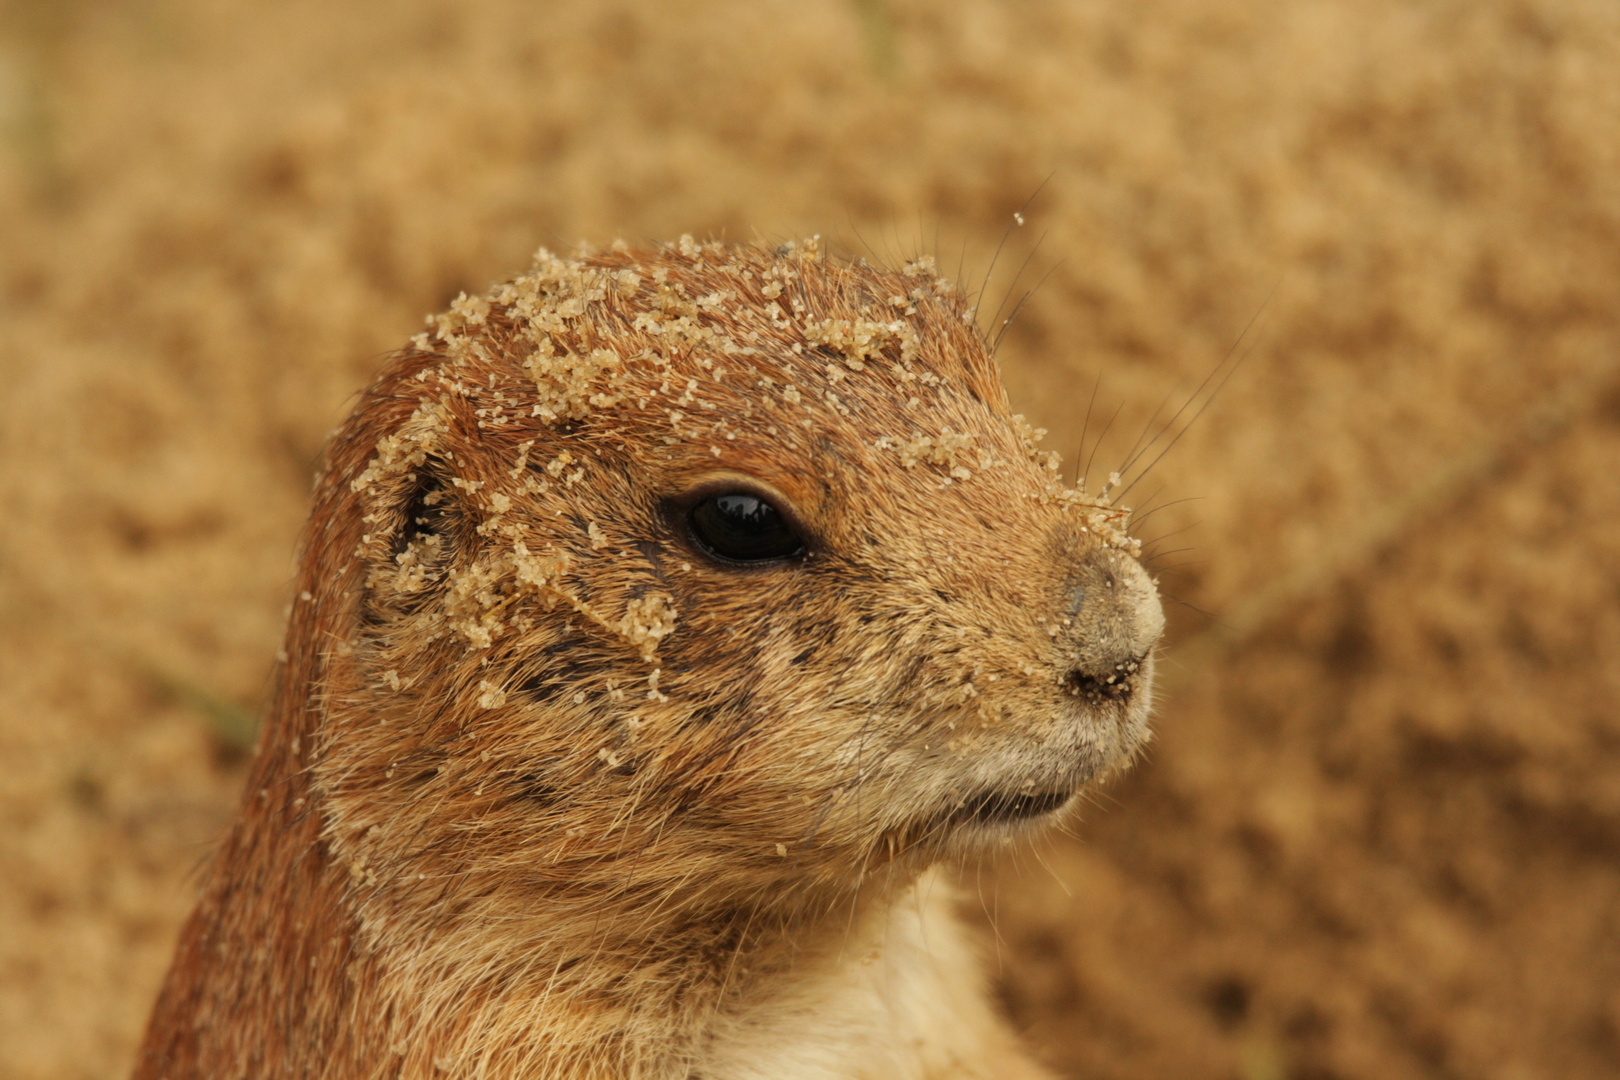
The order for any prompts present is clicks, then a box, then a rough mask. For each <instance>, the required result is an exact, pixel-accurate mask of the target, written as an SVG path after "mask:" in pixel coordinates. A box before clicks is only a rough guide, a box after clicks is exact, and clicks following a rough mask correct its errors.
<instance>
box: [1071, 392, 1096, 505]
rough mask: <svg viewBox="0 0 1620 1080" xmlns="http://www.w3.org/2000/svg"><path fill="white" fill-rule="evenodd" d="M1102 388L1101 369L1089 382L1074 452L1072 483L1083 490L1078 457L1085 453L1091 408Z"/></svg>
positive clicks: (1089, 428)
mask: <svg viewBox="0 0 1620 1080" xmlns="http://www.w3.org/2000/svg"><path fill="white" fill-rule="evenodd" d="M1100 386H1102V369H1101V368H1098V369H1097V377H1096V378H1095V379H1093V380H1092V381H1091V398H1090V399H1089V400H1088V401H1087V402H1086V419H1085V422H1084V423H1082V424H1081V425H1080V448H1079V449H1077V450H1076V451H1075V452H1074V480H1073V481H1071V482H1072V483H1074V484H1076V485H1078V486H1079V487H1082V488H1084V487H1085V486H1086V485H1085V480H1086V477H1084V476H1081V475H1080V457H1081V455H1082V454H1084V453H1085V452H1086V433H1087V432H1089V431H1090V430H1091V408H1092V406H1094V405H1096V404H1097V389H1098V387H1100Z"/></svg>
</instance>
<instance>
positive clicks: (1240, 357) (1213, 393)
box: [1114, 285, 1277, 500]
mask: <svg viewBox="0 0 1620 1080" xmlns="http://www.w3.org/2000/svg"><path fill="white" fill-rule="evenodd" d="M1276 291H1277V288H1276V286H1275V285H1274V286H1272V291H1271V293H1269V294H1267V296H1266V299H1265V301H1264V302H1263V303H1262V304H1261V305H1260V310H1259V311H1256V312H1255V313H1254V315H1253V316H1252V317H1251V318H1250V319H1249V321H1248V324H1247V325H1245V326H1244V327H1243V332H1242V333H1241V334H1239V335H1238V337H1237V340H1236V341H1234V342H1233V343H1232V347H1231V348H1230V349H1228V350H1227V351H1226V355H1225V356H1223V357H1222V358H1221V362H1220V363H1219V364H1216V365H1215V367H1214V368H1212V369H1211V370H1210V373H1209V374H1208V375H1206V376H1204V381H1203V382H1201V383H1199V384H1198V388H1197V389H1195V390H1194V391H1193V392H1192V396H1191V397H1189V398H1188V399H1187V401H1186V402H1185V403H1184V404H1183V405H1182V406H1181V408H1179V409H1177V410H1176V413H1175V416H1172V417H1171V418H1170V419H1169V421H1167V422H1166V423H1165V426H1164V430H1163V431H1161V432H1160V433H1159V434H1158V435H1156V436H1154V438H1153V441H1152V442H1150V443H1148V445H1147V446H1145V447H1143V448H1142V451H1141V454H1139V455H1137V457H1135V458H1132V459H1131V461H1130V462H1129V463H1128V464H1127V466H1126V468H1129V467H1130V466H1131V465H1134V464H1135V462H1136V461H1137V460H1138V458H1140V457H1141V456H1142V455H1145V454H1146V453H1147V452H1148V451H1149V450H1151V449H1152V448H1153V445H1154V443H1157V442H1158V441H1159V439H1161V438H1163V437H1164V435H1165V433H1166V432H1168V431H1170V429H1171V428H1172V427H1174V426H1175V422H1176V420H1177V418H1179V417H1180V416H1181V414H1182V413H1184V412H1186V411H1187V408H1188V406H1190V405H1191V404H1192V403H1193V402H1194V401H1197V400H1198V396H1199V394H1201V393H1203V391H1204V388H1205V387H1207V386H1209V384H1210V380H1211V379H1214V378H1215V376H1216V374H1217V373H1219V372H1220V371H1221V369H1222V368H1223V367H1225V368H1226V373H1225V374H1223V375H1221V378H1220V381H1219V382H1217V383H1215V386H1214V388H1213V389H1211V390H1210V391H1209V393H1208V394H1207V395H1206V396H1205V397H1204V400H1203V403H1202V404H1200V405H1199V406H1198V409H1197V411H1196V412H1194V413H1193V415H1192V418H1191V419H1189V420H1188V421H1187V423H1186V424H1185V425H1183V426H1182V428H1181V430H1180V431H1178V432H1176V434H1175V435H1174V437H1172V438H1171V440H1170V441H1169V442H1168V443H1166V444H1165V447H1164V449H1163V450H1160V451H1159V453H1158V455H1157V456H1155V457H1154V459H1153V460H1152V461H1150V462H1148V464H1147V467H1146V468H1144V469H1143V470H1142V471H1141V472H1140V473H1138V474H1137V475H1136V477H1135V479H1133V480H1131V482H1130V483H1129V484H1127V485H1126V486H1125V487H1124V489H1123V490H1121V491H1120V492H1119V494H1118V495H1116V496H1114V498H1115V499H1116V500H1118V499H1123V498H1124V497H1125V496H1126V495H1127V494H1128V493H1129V492H1130V490H1131V488H1133V487H1135V486H1136V485H1137V484H1138V483H1140V482H1141V480H1142V478H1143V477H1144V476H1146V475H1147V474H1148V473H1150V472H1152V471H1153V468H1154V466H1156V465H1158V464H1159V462H1160V461H1162V460H1164V455H1166V454H1168V453H1169V452H1170V451H1171V449H1172V448H1173V447H1174V446H1175V445H1176V443H1178V442H1180V441H1181V437H1182V436H1183V435H1185V434H1187V432H1188V431H1191V430H1192V426H1193V425H1194V424H1196V423H1198V418H1199V417H1201V416H1203V415H1204V410H1205V409H1208V408H1209V406H1210V403H1211V402H1213V401H1214V400H1215V399H1216V398H1217V397H1218V396H1219V395H1220V392H1221V390H1222V389H1223V388H1224V387H1225V386H1226V384H1227V382H1228V381H1229V380H1230V379H1231V378H1232V376H1233V374H1234V373H1236V371H1237V370H1238V368H1240V367H1242V366H1243V363H1244V361H1246V360H1247V359H1248V358H1249V357H1250V356H1253V355H1254V345H1253V343H1252V342H1251V343H1250V344H1249V345H1248V346H1247V347H1245V348H1244V349H1243V351H1242V352H1241V353H1238V347H1239V346H1240V345H1242V344H1243V341H1244V339H1245V338H1247V337H1248V336H1249V331H1250V330H1252V329H1254V327H1255V324H1256V323H1258V322H1259V321H1260V318H1261V316H1263V315H1264V314H1265V313H1266V308H1267V307H1268V306H1269V305H1270V304H1271V299H1272V296H1274V295H1275V294H1276ZM1234 353H1237V359H1236V361H1234V362H1233V363H1232V364H1231V366H1230V367H1228V366H1227V361H1229V360H1231V359H1232V356H1233V354H1234Z"/></svg>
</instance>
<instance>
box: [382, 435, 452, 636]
mask: <svg viewBox="0 0 1620 1080" xmlns="http://www.w3.org/2000/svg"><path fill="white" fill-rule="evenodd" d="M369 494H370V495H371V499H369V500H368V501H369V502H371V512H370V514H368V515H367V516H368V517H369V518H371V521H372V527H373V528H376V529H377V531H378V534H379V535H378V540H380V541H381V542H380V543H377V542H373V543H372V544H371V545H369V546H368V547H367V550H366V555H367V561H368V562H369V563H370V566H369V567H368V568H367V573H366V578H365V588H366V603H365V611H366V616H367V619H368V621H370V622H372V623H384V622H388V621H390V620H391V619H393V618H397V617H399V616H402V615H410V614H413V613H415V612H418V611H420V610H421V609H422V606H423V605H424V604H425V603H426V602H427V600H428V598H429V597H430V596H431V595H433V593H434V592H436V591H437V589H438V586H439V585H440V584H442V582H443V581H444V579H445V576H446V573H447V571H448V570H449V567H450V565H451V563H452V562H453V561H454V559H455V552H456V548H457V546H458V540H459V536H460V533H461V531H462V524H463V523H464V520H465V514H464V511H463V507H462V506H461V502H460V500H459V498H458V497H457V496H458V492H457V491H456V489H455V487H454V485H453V484H452V483H451V481H450V479H449V474H448V470H447V469H446V468H445V464H444V462H442V461H440V460H439V459H438V458H436V457H431V456H430V457H428V458H426V460H424V461H423V462H422V463H420V464H418V465H415V466H413V467H411V468H409V469H407V470H404V471H402V472H401V473H400V474H399V476H398V477H396V478H393V480H392V482H391V483H387V484H385V485H382V484H380V485H378V486H377V488H375V489H373V491H372V492H370V493H369ZM379 526H380V528H379Z"/></svg>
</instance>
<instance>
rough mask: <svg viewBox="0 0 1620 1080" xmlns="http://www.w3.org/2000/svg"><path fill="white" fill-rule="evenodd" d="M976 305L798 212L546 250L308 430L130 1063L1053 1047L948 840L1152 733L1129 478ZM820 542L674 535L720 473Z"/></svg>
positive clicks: (737, 1074)
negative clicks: (256, 645)
mask: <svg viewBox="0 0 1620 1080" xmlns="http://www.w3.org/2000/svg"><path fill="white" fill-rule="evenodd" d="M1036 438H1038V433H1036V432H1033V431H1031V430H1030V429H1029V428H1028V426H1027V425H1025V424H1024V422H1023V420H1022V419H1021V418H1020V417H1017V416H1014V415H1012V413H1011V411H1010V409H1009V408H1008V404H1007V400H1006V395H1005V393H1004V391H1003V389H1002V387H1001V384H1000V381H999V379H998V377H997V374H996V371H995V367H994V364H993V362H992V361H991V359H990V357H989V355H988V352H987V349H986V346H985V342H984V340H983V338H982V336H981V334H980V333H979V331H978V330H977V328H976V326H975V325H974V323H973V321H972V313H971V311H970V309H969V308H968V306H967V302H966V300H964V298H963V297H962V296H961V295H960V294H959V293H958V292H956V291H955V290H954V289H953V288H952V287H951V286H950V284H949V283H948V282H946V281H944V280H943V279H942V278H940V277H939V276H938V275H937V274H936V273H935V272H934V271H933V269H932V266H931V264H930V263H928V262H927V261H926V260H925V261H922V262H919V263H916V264H910V265H907V266H906V267H905V268H903V269H901V270H898V271H891V270H882V269H877V268H874V267H871V266H867V265H865V264H863V263H849V262H843V261H838V260H834V259H830V258H828V257H826V256H825V255H823V254H822V253H820V252H819V251H818V250H817V247H816V245H815V244H814V243H813V242H812V243H805V244H794V245H787V246H785V247H781V248H765V247H757V246H733V245H723V244H714V243H709V244H699V243H694V242H692V241H690V240H688V239H683V240H682V241H681V242H680V243H679V244H676V245H671V246H668V247H662V248H658V249H656V250H630V249H628V248H625V247H623V246H622V245H618V246H615V248H614V249H612V250H610V251H607V252H603V253H599V254H593V255H588V256H582V257H579V258H574V259H562V258H556V257H553V256H550V255H548V254H546V253H544V252H542V253H541V256H540V257H539V258H538V260H537V262H536V265H535V268H534V270H533V271H532V272H531V273H530V274H528V275H527V276H524V277H521V278H518V279H516V280H514V281H512V282H510V283H507V284H503V285H500V286H497V287H496V288H494V289H492V290H491V291H490V292H489V293H488V294H487V295H485V296H483V297H477V298H468V297H462V298H461V299H459V300H458V301H457V302H456V303H455V304H454V305H453V306H452V308H451V310H450V311H449V312H448V313H447V314H445V315H443V316H440V317H438V318H437V319H436V320H434V321H433V323H432V328H431V329H430V331H429V332H427V333H424V334H421V335H419V336H418V337H417V338H416V339H415V340H414V341H413V343H412V344H411V346H410V347H409V348H407V349H406V350H404V351H402V352H401V353H400V354H398V355H397V356H396V357H395V358H394V359H393V360H392V361H391V362H390V363H389V364H388V365H387V367H386V369H385V370H384V371H383V373H382V374H381V375H380V376H379V377H378V379H377V381H376V382H375V384H374V385H373V386H372V387H371V388H370V389H369V390H368V391H367V392H366V393H365V395H364V396H363V398H362V400H361V401H360V403H359V405H358V406H357V407H356V409H355V410H354V412H353V414H352V415H351V416H350V417H349V419H348V421H347V422H346V423H345V424H344V425H343V427H342V428H341V429H340V430H339V431H338V433H337V434H336V435H335V437H334V438H333V440H332V443H331V445H330V447H329V450H328V453H327V457H326V461H325V464H324V467H323V473H322V476H321V478H320V482H319V486H318V491H317V494H316V498H315V507H314V512H313V514H312V516H311V518H310V522H309V526H308V529H307V531H306V532H305V535H304V540H303V558H302V563H301V568H300V571H299V578H298V584H297V585H296V587H295V588H296V590H297V592H298V594H299V596H300V599H299V600H298V602H297V603H296V604H295V606H294V612H293V615H292V619H291V623H290V626H289V628H288V633H287V644H286V656H285V660H284V663H283V664H282V665H281V668H280V673H279V677H278V686H277V692H276V697H275V701H274V706H273V709H272V712H271V715H270V716H269V719H268V721H267V724H266V726H265V730H264V731H263V733H262V736H261V739H260V743H259V747H258V752H257V755H256V758H255V761H254V766H253V769H252V775H251V777H250V779H249V781H248V785H247V791H246V794H245V797H244V803H243V807H242V812H241V815H240V818H239V820H238V822H237V823H236V825H235V826H234V828H233V830H232V831H231V833H230V835H229V837H228V839H227V840H226V842H225V843H224V845H223V847H222V849H221V851H220V852H219V854H218V856H217V858H216V859H215V860H214V862H213V864H212V867H211V870H210V871H209V874H208V877H207V879H206V882H205V885H204V891H203V898H202V901H201V903H200V905H199V907H198V909H197V911H196V913H195V914H194V915H193V917H192V918H191V920H190V922H189V923H188V924H187V925H186V928H185V930H184V932H183V936H182V939H181V943H180V947H179V952H178V954H177V956H176V959H175V962H174V966H173V969H172V970H171V972H170V974H169V977H168V981H167V983H166V984H165V986H164V989H163V992H162V995H161V998H160V1000H159V1001H158V1004H157V1007H156V1010H155V1013H154V1015H153V1018H152V1022H151V1028H150V1030H149V1032H148V1035H147V1040H146V1043H145V1046H144V1048H143V1050H142V1052H141V1057H140V1062H139V1065H138V1067H137V1070H136V1076H137V1077H138V1078H140V1080H159V1078H167V1080H183V1078H207V1080H230V1078H237V1077H241V1078H250V1077H251V1078H264V1077H301V1078H314V1077H325V1078H333V1080H339V1078H341V1080H350V1078H359V1077H366V1078H379V1080H381V1078H394V1077H412V1078H415V1077H424V1078H425V1077H432V1076H437V1075H449V1076H467V1077H490V1078H496V1077H517V1076H523V1077H531V1078H540V1077H602V1078H609V1077H637V1078H642V1077H644V1078H648V1080H652V1078H669V1080H685V1078H688V1077H694V1078H695V1077H701V1078H703V1080H737V1078H742V1077H772V1078H801V1077H855V1076H862V1077H872V1078H874V1080H875V1078H879V1077H883V1078H899V1077H964V1076H985V1077H988V1076H1019V1075H1026V1076H1035V1075H1039V1073H1038V1071H1036V1070H1035V1069H1034V1068H1033V1066H1030V1065H1028V1064H1027V1063H1026V1062H1025V1060H1024V1059H1023V1058H1022V1057H1021V1056H1019V1053H1018V1051H1017V1050H1016V1049H1015V1048H1014V1047H1013V1044H1012V1040H1011V1037H1010V1035H1009V1034H1008V1033H1006V1032H1005V1031H1004V1030H1003V1028H1002V1026H1001V1024H1000V1022H999V1021H998V1020H997V1019H996V1018H995V1017H994V1016H993V1014H992V1012H991V1010H990V1008H989V1006H988V1005H987V1004H986V1003H985V1000H984V995H983V993H982V991H981V988H980V985H979V983H980V980H979V977H978V975H977V974H976V965H975V963H974V961H973V959H972V957H971V955H970V952H971V950H969V949H968V948H967V947H966V946H965V945H964V943H963V942H962V940H961V937H960V934H959V931H958V930H957V929H956V927H955V924H954V922H953V921H952V917H951V914H950V912H949V906H950V904H949V897H948V893H947V890H946V889H945V887H944V885H943V883H940V882H937V881H936V879H935V875H934V874H933V873H931V872H929V871H928V868H929V867H930V866H932V865H933V864H935V863H938V862H940V861H941V860H942V859H947V858H950V857H953V856H957V855H964V854H971V853H973V852H974V851H977V850H980V849H982V848H984V847H986V846H987V845H990V844H993V843H996V842H999V841H1001V840H1002V839H1004V838H1005V837H1007V836H1009V835H1012V834H1014V833H1016V832H1017V831H1018V830H1021V829H1025V828H1029V827H1030V826H1031V824H1032V823H1037V822H1041V821H1045V820H1048V819H1050V818H1051V817H1052V816H1054V815H1055V814H1056V813H1057V812H1059V811H1060V810H1061V809H1062V807H1064V806H1065V805H1066V804H1068V803H1069V802H1071V801H1072V797H1073V796H1074V795H1075V793H1076V792H1078V791H1079V790H1080V789H1081V788H1082V787H1083V786H1084V785H1085V784H1087V783H1088V782H1089V781H1091V780H1092V779H1093V778H1095V777H1097V776H1098V775H1099V774H1101V773H1104V772H1106V771H1108V770H1110V769H1113V768H1115V767H1118V766H1120V765H1122V764H1123V763H1125V762H1126V761H1128V760H1129V758H1130V757H1131V756H1132V754H1133V753H1134V752H1135V750H1136V749H1137V748H1138V747H1139V746H1140V745H1141V744H1142V743H1143V741H1144V740H1145V738H1146V736H1147V720H1148V713H1149V700H1148V698H1149V682H1150V679H1151V672H1152V655H1151V654H1152V650H1153V647H1154V645H1155V643H1156V641H1157V640H1158V637H1159V634H1160V630H1161V628H1162V616H1161V613H1160V609H1159V604H1158V600H1157V596H1156V593H1155V589H1154V586H1153V584H1152V582H1151V581H1150V580H1149V579H1148V577H1147V575H1146V574H1145V573H1144V572H1143V571H1142V569H1141V568H1140V567H1139V566H1138V565H1137V562H1136V559H1135V555H1136V551H1135V550H1134V549H1133V541H1132V540H1131V539H1130V538H1129V537H1128V536H1127V535H1126V534H1125V533H1124V531H1123V524H1124V521H1123V515H1122V514H1121V513H1120V512H1119V511H1118V510H1116V509H1115V508H1113V507H1111V506H1110V505H1109V503H1108V500H1107V498H1106V497H1102V496H1097V495H1089V494H1087V493H1086V492H1084V491H1083V490H1075V489H1072V488H1067V487H1065V486H1064V485H1063V484H1062V483H1061V482H1060V481H1059V480H1058V478H1057V472H1056V461H1055V456H1052V455H1046V454H1043V453H1041V452H1040V451H1038V450H1037V449H1036V447H1035V439H1036ZM728 491H742V492H746V493H750V494H753V495H754V496H756V497H758V498H761V499H764V500H766V501H768V502H769V503H770V504H771V505H772V506H774V507H775V508H776V509H777V510H778V511H779V512H780V514H781V515H782V517H783V519H784V520H785V521H786V522H787V523H788V524H789V525H790V526H791V528H792V529H793V530H795V532H796V534H797V536H798V537H799V538H800V540H801V541H802V550H801V551H799V552H797V553H794V554H792V555H790V556H786V557H783V558H779V559H774V560H764V561H757V562H745V563H732V562H727V561H725V560H723V559H720V558H716V557H715V556H714V555H713V554H711V553H710V552H709V551H708V550H706V549H705V547H704V545H703V544H702V543H701V542H699V541H698V540H697V539H696V538H694V535H693V530H692V528H691V524H690V510H691V508H692V507H693V506H694V505H695V504H696V502H697V501H700V500H702V499H703V498H705V497H709V496H712V495H713V494H714V493H716V492H728Z"/></svg>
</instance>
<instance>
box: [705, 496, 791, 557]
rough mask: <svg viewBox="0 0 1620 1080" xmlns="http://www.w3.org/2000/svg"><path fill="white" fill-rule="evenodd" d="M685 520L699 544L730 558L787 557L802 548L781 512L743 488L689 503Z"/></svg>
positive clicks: (712, 552) (710, 552) (715, 553)
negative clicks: (689, 507)
mask: <svg viewBox="0 0 1620 1080" xmlns="http://www.w3.org/2000/svg"><path fill="white" fill-rule="evenodd" d="M687 521H688V522H689V523H690V525H691V529H692V539H693V540H695V541H697V544H698V546H699V547H701V548H702V549H703V550H704V551H706V552H708V553H709V554H710V555H714V556H716V557H718V558H721V559H728V560H730V561H732V562H764V561H766V560H769V559H786V558H789V557H791V556H793V555H797V554H799V553H800V552H802V551H803V550H804V541H803V540H801V539H800V538H799V534H798V533H797V532H796V531H794V528H793V526H792V525H790V524H788V522H787V519H786V518H784V517H783V516H782V514H781V512H780V511H778V510H777V509H776V507H774V506H772V505H771V504H770V503H768V502H766V501H765V500H764V499H762V498H760V497H759V496H758V495H750V494H747V493H746V492H741V491H737V492H726V493H724V494H720V495H709V496H707V497H705V498H703V499H702V500H700V501H699V502H698V503H697V505H695V506H693V507H692V510H691V512H690V513H689V514H688V515H687Z"/></svg>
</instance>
